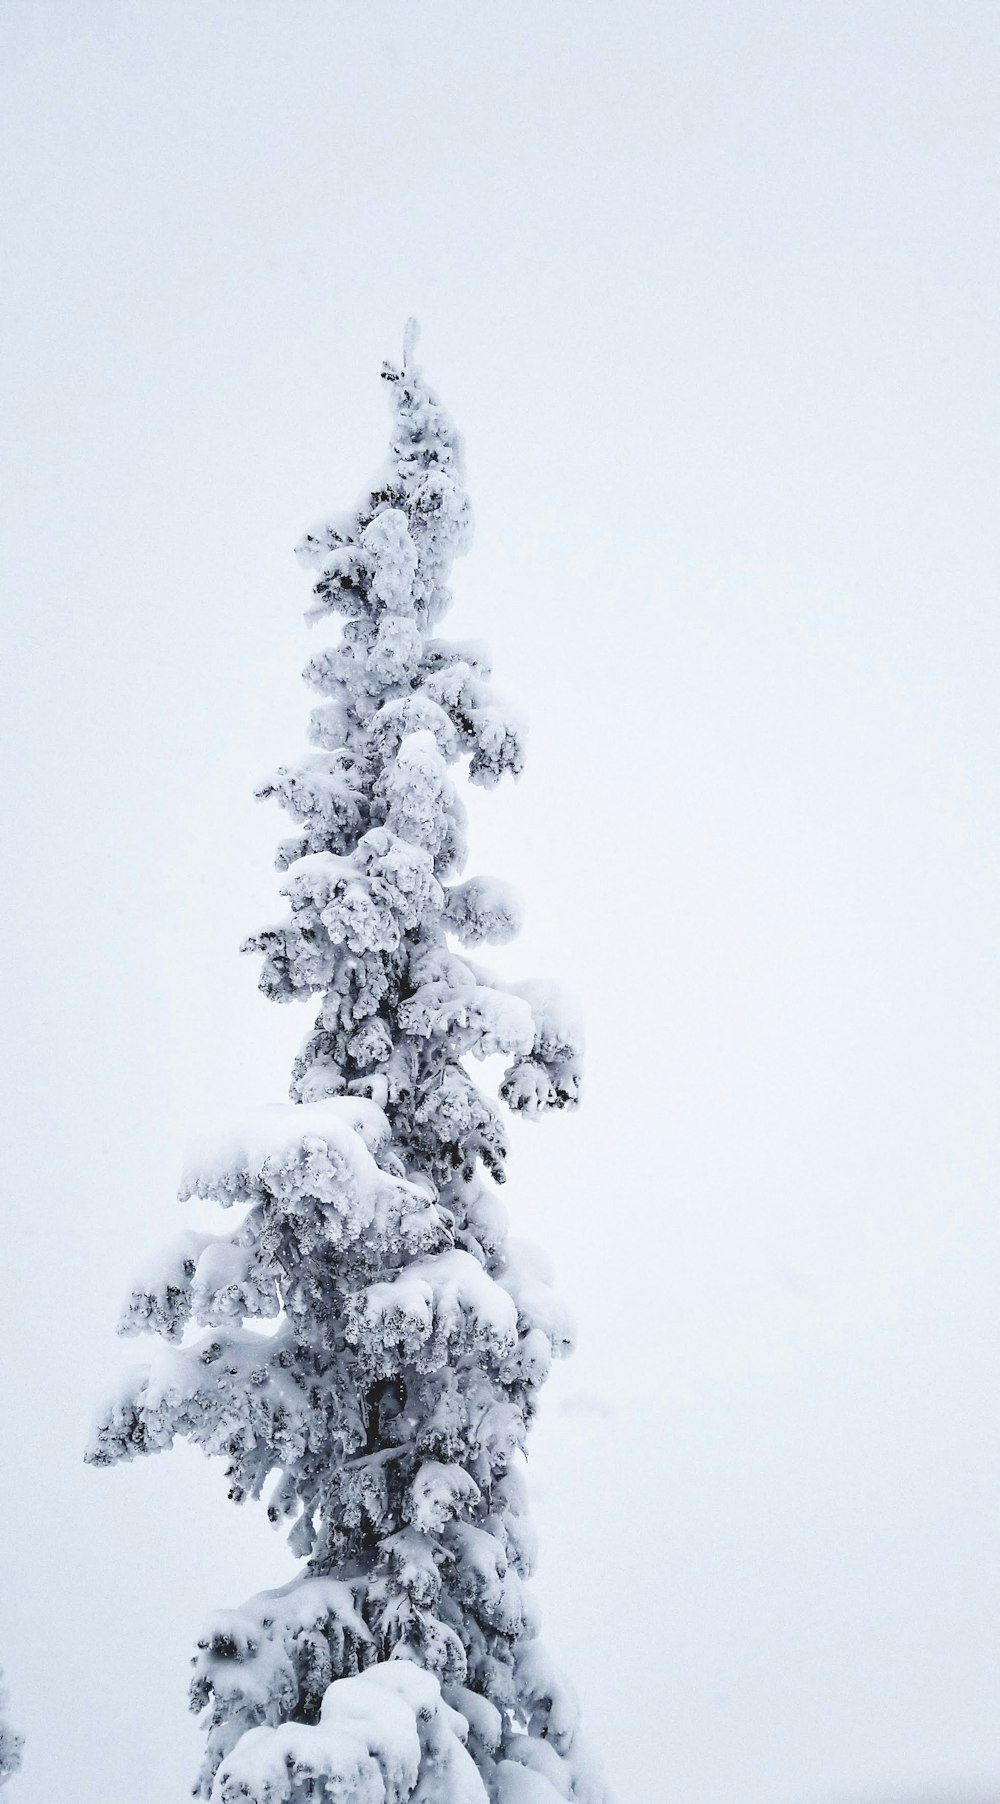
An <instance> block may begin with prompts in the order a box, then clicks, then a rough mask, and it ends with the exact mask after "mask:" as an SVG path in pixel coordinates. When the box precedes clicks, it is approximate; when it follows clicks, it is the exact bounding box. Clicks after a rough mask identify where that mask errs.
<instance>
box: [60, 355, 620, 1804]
mask: <svg viewBox="0 0 1000 1804" xmlns="http://www.w3.org/2000/svg"><path fill="white" fill-rule="evenodd" d="M386 375H387V380H388V382H389V384H390V388H391V391H392V393H393V399H394V407H395V416H396V417H395V432H394V437H393V444H392V453H391V459H390V466H389V468H388V470H387V471H386V472H385V473H384V474H383V476H382V477H381V478H380V480H379V484H378V486H377V488H375V489H373V490H372V492H371V493H370V495H369V496H368V497H366V498H365V499H364V500H363V501H362V502H361V503H360V504H359V506H358V508H357V509H356V510H355V512H354V513H353V514H347V515H345V514H341V515H338V516H337V517H336V518H335V519H334V520H333V521H331V522H330V524H329V525H328V527H326V528H320V529H317V531H316V532H315V533H313V534H311V535H309V537H308V540H307V542H306V544H305V546H304V548H303V555H304V556H305V557H306V558H307V560H308V561H309V562H310V563H311V564H312V565H313V567H314V569H315V570H316V573H317V578H318V581H317V585H316V595H317V605H316V608H315V609H314V610H313V612H314V613H315V614H317V615H319V614H322V615H325V614H328V613H331V612H337V613H340V614H341V615H342V616H343V625H342V627H341V631H340V637H339V640H337V641H336V642H335V643H333V644H331V645H326V646H322V647H321V648H320V649H319V650H318V651H317V652H316V653H315V654H314V656H313V657H312V658H311V659H310V661H309V663H308V665H307V667H306V672H305V675H306V679H307V681H309V682H310V683H311V684H312V685H313V687H314V688H316V689H317V690H318V691H319V692H320V694H321V696H323V697H324V698H325V699H324V701H323V703H322V705H321V707H320V708H319V709H318V710H317V711H316V713H315V714H314V716H313V722H312V739H313V743H314V745H318V746H319V748H320V749H318V750H314V751H311V752H307V753H305V754H304V756H303V757H302V758H300V759H299V760H298V761H295V762H292V763H289V764H287V765H284V766H282V767H281V769H280V770H279V771H278V772H277V774H276V776H275V777H273V778H272V779H271V780H270V781H269V782H268V783H267V784H265V785H264V787H263V788H262V790H261V791H260V794H261V795H264V796H270V797H273V798H274V799H276V800H277V801H279V802H280V803H281V804H282V806H283V807H284V808H285V809H286V810H287V812H288V813H289V814H290V815H291V816H292V817H293V819H294V820H295V822H296V823H297V825H298V828H299V833H298V836H297V837H296V838H294V839H292V840H286V841H284V842H282V844H281V846H280V847H279V852H278V860H277V862H278V864H279V867H280V868H282V869H283V870H284V871H285V872H286V875H285V878H284V881H283V883H282V887H281V893H282V895H283V896H284V898H285V899H286V901H287V903H288V909H289V912H288V915H287V917H286V918H285V919H283V920H280V921H278V922H276V923H275V924H273V925H270V926H267V927H264V928H262V929H261V930H260V931H259V932H258V933H256V934H255V935H254V936H253V937H252V938H251V939H250V940H249V941H248V942H247V947H246V948H245V949H246V950H251V951H254V952H257V953H258V954H259V955H260V956H261V961H262V962H261V976H260V986H261V989H262V990H263V991H264V993H265V994H266V995H267V996H269V997H270V998H272V999H274V1000H276V1001H282V1002H284V1001H290V1000H292V999H299V1000H307V999H309V998H311V997H312V998H315V999H316V1001H315V1007H316V1017H315V1023H314V1026H313V1028H312V1031H311V1033H310V1034H309V1037H308V1038H307V1040H306V1042H305V1045H304V1046H303V1048H302V1051H301V1052H300V1054H299V1056H298V1058H297V1060H296V1063H295V1068H294V1073H293V1082H292V1092H291V1094H292V1098H293V1100H292V1101H291V1102H289V1103H286V1104H280V1105H277V1106H271V1107H268V1108H262V1109H256V1110H253V1111H250V1112H248V1113H247V1114H246V1115H245V1116H244V1117H242V1118H241V1119H239V1120H237V1121H235V1122H234V1123H233V1124H232V1126H231V1127H230V1128H229V1130H228V1131H226V1132H223V1133H217V1134H212V1135H210V1136H207V1137H205V1138H203V1139H202V1141H201V1142H200V1143H199V1144H198V1145H197V1146H196V1147H195V1148H194V1149H193V1151H192V1152H191V1154H190V1156H189V1159H188V1162H187V1166H186V1170H185V1173H184V1179H183V1184H182V1188H181V1196H182V1198H185V1197H189V1196H198V1197H201V1198H205V1199H207V1200H210V1201H215V1202H218V1203H221V1204H223V1205H232V1204H239V1205H241V1210H240V1211H239V1212H238V1219H237V1220H236V1223H235V1226H234V1227H233V1229H232V1230H231V1232H230V1233H228V1234H221V1235H198V1234H189V1235H185V1236H182V1237H181V1238H180V1239H178V1240H175V1241H174V1243H173V1245H172V1246H171V1247H169V1248H168V1249H167V1251H166V1254H165V1256H164V1257H163V1258H162V1259H161V1261H160V1263H159V1265H158V1266H157V1267H156V1268H155V1270H153V1271H152V1272H151V1273H150V1274H148V1275H147V1274H143V1275H142V1277H141V1278H139V1279H138V1280H137V1281H136V1283H135V1285H134V1286H133V1289H132V1293H131V1297H130V1300H129V1304H128V1307H127V1309H126V1313H125V1318H124V1321H123V1328H124V1331H125V1332H127V1333H140V1332H151V1333H153V1334H155V1335H157V1336H158V1337H159V1344H158V1346H157V1349H156V1351H155V1352H154V1353H153V1356H152V1357H151V1358H150V1360H149V1361H148V1362H147V1363H146V1364H145V1365H144V1366H142V1367H140V1368H138V1369H137V1370H136V1371H134V1372H133V1373H131V1374H130V1375H129V1376H128V1377H127V1378H126V1379H125V1381H124V1382H123V1383H122V1385H121V1386H120V1387H119V1389H118V1391H117V1393H116V1394H115V1395H114V1396H112V1398H111V1399H110V1401H109V1402H108V1404H107V1405H106V1407H105V1409H104V1410H103V1412H102V1413H101V1415H100V1417H99V1419H98V1422H97V1424H96V1427H95V1432H94V1436H93V1440H92V1444H91V1448H90V1451H89V1455H88V1457H89V1458H90V1459H91V1460H92V1461H93V1462H94V1463H96V1464H107V1463H110V1462H112V1461H116V1460H124V1459H130V1458H133V1457H135V1456H137V1455H139V1454H147V1453H151V1452H155V1451H157V1450H160V1449H164V1448H167V1447H169V1446H170V1445H171V1444H172V1443H173V1442H174V1440H176V1439H177V1438H178V1437H182V1438H185V1439H188V1440H190V1441H192V1442H193V1443H194V1444H195V1445H197V1446H200V1447H201V1448H202V1449H203V1451H204V1452H205V1453H206V1454H209V1455H213V1456H218V1457H221V1458H222V1459H224V1461H225V1464H226V1477H227V1482H228V1487H229V1494H230V1496H231V1497H232V1498H233V1499H234V1501H237V1502H242V1501H244V1500H245V1499H257V1498H263V1497H264V1496H265V1494H266V1495H267V1497H268V1505H267V1507H268V1513H269V1515H270V1517H271V1520H272V1521H273V1522H275V1523H276V1524H282V1525H284V1526H285V1528H286V1530H287V1533H288V1541H289V1545H290V1547H291V1549H292V1552H293V1553H294V1554H295V1555H296V1556H297V1557H298V1558H301V1559H308V1561H309V1567H308V1568H307V1570H306V1572H304V1573H303V1576H302V1577H301V1579H299V1580H297V1581H296V1582H294V1583H293V1584H292V1585H291V1586H289V1587H286V1588H285V1590H284V1591H283V1592H281V1593H261V1594H260V1595H259V1596H258V1597H256V1598H253V1599H251V1600H250V1602H249V1603H248V1604H246V1605H244V1606H243V1607H242V1608H240V1609H237V1610H230V1611H223V1612H216V1614H215V1615H214V1616H213V1617H212V1618H211V1620H210V1622H209V1624H208V1626H207V1628H206V1631H205V1633H204V1634H203V1636H202V1638H201V1641H200V1643H199V1650H198V1654H197V1657H196V1662H195V1674H194V1680H193V1684H192V1693H191V1696H192V1704H193V1705H194V1707H195V1708H197V1709H199V1710H202V1711H203V1712H204V1717H205V1724H206V1728H207V1731H208V1738H207V1744H206V1753H205V1762H204V1766H203V1769H202V1774H201V1779H200V1792H201V1796H202V1797H209V1796H210V1797H211V1798H213V1799H214V1800H216V1804H236V1800H240V1804H282V1801H287V1804H293V1801H294V1804H299V1800H302V1801H303V1804H304V1800H306V1799H326V1800H330V1801H336V1804H348V1800H350V1804H406V1800H412V1801H413V1804H487V1800H489V1804H553V1801H554V1800H557V1799H563V1800H567V1801H570V1804H602V1801H603V1799H604V1791H603V1787H602V1785H601V1783H600V1781H599V1779H594V1777H593V1772H592V1768H591V1766H590V1764H589V1758H588V1757H585V1754H584V1750H583V1744H582V1742H581V1741H580V1737H579V1733H578V1722H577V1718H578V1712H577V1709H576V1705H575V1701H574V1700H573V1697H572V1693H571V1692H570V1691H569V1690H568V1688H567V1687H566V1685H565V1684H564V1682H563V1681H562V1680H561V1678H560V1677H559V1674H558V1673H557V1672H556V1670H555V1668H554V1667H553V1666H552V1664H551V1662H550V1661H549V1660H548V1658H547V1656H546V1655H545V1654H544V1652H543V1650H542V1649H541V1646H540V1643H539V1642H538V1639H537V1630H538V1611H537V1606H536V1604H535V1603H534V1601H533V1599H532V1596H531V1594H530V1591H529V1590H528V1588H527V1580H528V1577H529V1575H530V1573H531V1570H532V1567H533V1565H534V1559H535V1542H534V1533H533V1530H532V1527H531V1522H530V1518H529V1515H528V1512H527V1504H526V1494H525V1486H524V1480H523V1472H522V1466H523V1460H524V1448H525V1444H526V1440H527V1434H528V1429H529V1425H530V1423H531V1421H532V1418H533V1416H534V1413H535V1409H536V1405H537V1397H538V1392H539V1389H540V1387H541V1385H542V1384H543V1383H544V1382H545V1380H546V1378H547V1376H548V1373H549V1369H550V1366H551V1363H552V1360H553V1358H557V1357H561V1356H562V1355H564V1354H565V1353H567V1352H569V1351H570V1349H571V1346H572V1340H573V1326H572V1322H571V1319H570V1317H569V1314H568V1312H567V1310H566V1309H565V1307H564V1305H563V1304H562V1303H561V1302H560V1300H559V1298H558V1296H557V1294H556V1291H555V1289H554V1286H553V1282H552V1278H553V1274H552V1271H551V1268H550V1265H549V1263H548V1261H547V1260H546V1259H545V1257H544V1256H543V1255H541V1254H539V1253H538V1251H537V1249H533V1248H531V1247H530V1246H528V1245H527V1244H526V1243H523V1242H519V1241H513V1240H510V1239H509V1238H508V1236H507V1213H506V1210H505V1209H504V1207H503V1206H502V1204H501V1203H500V1202H499V1199H498V1198H497V1196H496V1194H495V1191H494V1190H493V1188H492V1186H491V1184H490V1182H489V1181H488V1180H490V1179H492V1180H494V1181H495V1182H500V1181H502V1180H503V1178H504V1176H505V1169H506V1160H507V1152H508V1140H507V1132H506V1127H505V1124H504V1120H503V1115H502V1111H501V1108H500V1106H499V1104H498V1102H497V1100H496V1099H495V1098H494V1097H493V1096H491V1095H490V1094H488V1093H487V1092H486V1091H485V1090H484V1089H481V1088H480V1087H479V1086H478V1085H477V1084H476V1083H475V1082H474V1081H473V1079H472V1077H471V1075H470V1073H469V1070H468V1069H467V1068H466V1063H465V1060H466V1057H467V1055H472V1056H473V1057H475V1058H477V1059H479V1060H483V1059H486V1058H489V1057H490V1056H492V1055H495V1054H499V1055H501V1056H502V1057H503V1058H504V1059H505V1060H507V1061H509V1062H508V1064H507V1068H506V1070H505V1072H504V1074H503V1077H502V1079H501V1081H500V1085H499V1094H500V1100H501V1102H505V1103H506V1104H507V1105H508V1106H509V1107H510V1108H511V1109H513V1110H514V1111H519V1112H521V1113H523V1114H526V1115H528V1116H531V1117H534V1116H537V1115H540V1114H542V1113H545V1112H546V1111H548V1110H551V1109H556V1108H564V1107H568V1106H572V1105H573V1104H574V1103H575V1101H576V1098H577V1094H578V1088H579V1054H580V1046H581V1036H580V1031H579V1026H578V1023H577V1020H576V1017H575V1013H574V1011H573V1009H572V1008H571V1007H570V1005H569V1004H567V1003H566V1002H565V1001H564V1000H563V999H562V998H561V997H560V995H559V993H558V992H557V991H556V990H555V989H554V987H553V986H552V985H550V984H544V983H510V982H505V981H503V980H501V979H499V978H497V977H495V976H494V975H493V974H492V973H491V972H490V971H488V970H486V969H483V968H481V967H480V966H478V965H477V964H475V963H473V962H472V961H471V960H470V959H468V958H466V957H463V956H461V955H459V954H458V953H456V952H454V951H453V950H452V949H451V947H450V946H449V943H448V936H449V935H454V936H455V937H456V938H457V939H458V940H459V941H462V942H465V943H466V944H469V945H477V944H479V943H480V942H483V941H501V942H502V941H505V940H508V939H510V938H511V937H512V935H513V934H514V933H515V932H516V930H517V927H518V924H519V920H520V909H519V904H518V902H517V899H516V898H515V897H514V895H513V893H512V892H511V891H510V889H509V888H508V887H507V886H506V885H505V884H503V883H502V882H500V881H499V880H498V879H496V878H493V877H488V876H472V877H469V878H466V879H464V880H463V879H462V877H461V872H462V868H463V865H464V861H465V855H466V844H465V838H466V835H465V809H464V805H463V802H462V800H461V798H460V795H459V790H458V779H459V777H460V776H461V771H462V766H463V764H464V767H465V775H466V776H467V778H468V780H470V781H471V782H473V783H478V784H480V785H481V786H484V787H486V788H489V787H492V786H493V785H494V784H495V783H496V782H498V781H499V779H500V778H501V777H502V776H504V775H512V776H516V775H517V774H518V772H519V771H520V769H521V765H522V761H523V736H522V734H521V732H520V729H519V727H518V725H517V723H516V722H515V721H514V719H513V718H512V716H511V715H510V713H509V711H508V710H507V709H506V708H502V707H501V706H500V705H499V704H498V702H497V700H496V697H495V696H494V694H493V692H492V690H491V688H490V683H489V663H488V659H487V658H486V657H485V655H484V654H483V652H482V650H481V648H478V647H475V646H472V645H469V644H465V643H462V644H458V643H455V644H451V643H449V642H448V641H447V640H444V639H441V638H433V639H432V638H431V637H430V636H429V635H430V629H431V628H432V627H433V626H434V625H435V624H436V622H437V620H438V619H439V618H440V617H441V615H442V614H443V613H444V612H445V610H446V608H447V606H448V604H449V600H450V596H449V592H448V588H447V583H448V578H449V574H450V568H451V564H452V561H453V559H454V557H455V556H456V555H457V554H458V553H459V552H460V551H462V550H464V549H465V548H466V546H467V545H468V542H469V538H470V532H471V515H470V511H469V506H468V502H467V499H466V497H465V492H464V487H463V483H462V459H461V449H460V445H459V441H458V439H457V435H456V434H455V432H454V429H453V428H452V426H451V423H450V421H449V420H448V418H447V416H446V415H445V413H444V411H443V409H442V408H441V406H440V403H439V402H438V401H437V399H436V397H435V396H434V395H433V394H432V393H431V391H430V390H429V388H428V387H427V385H426V383H424V382H423V379H422V378H421V377H420V376H419V373H418V372H417V371H415V370H414V369H412V368H411V367H410V366H409V365H407V366H406V367H405V368H404V369H402V370H396V371H394V370H392V369H389V370H388V371H387V372H386ZM199 1326H200V1328H201V1329H202V1330H203V1332H201V1333H200V1334H199V1333H198V1328H199ZM442 1685H444V1686H446V1687H447V1688H448V1696H447V1698H446V1697H445V1696H444V1694H443V1693H442V1689H441V1687H442ZM450 1700H453V1701H450ZM455 1703H464V1704H465V1705H466V1706H467V1709H456V1708H455V1707H454V1705H455Z"/></svg>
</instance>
